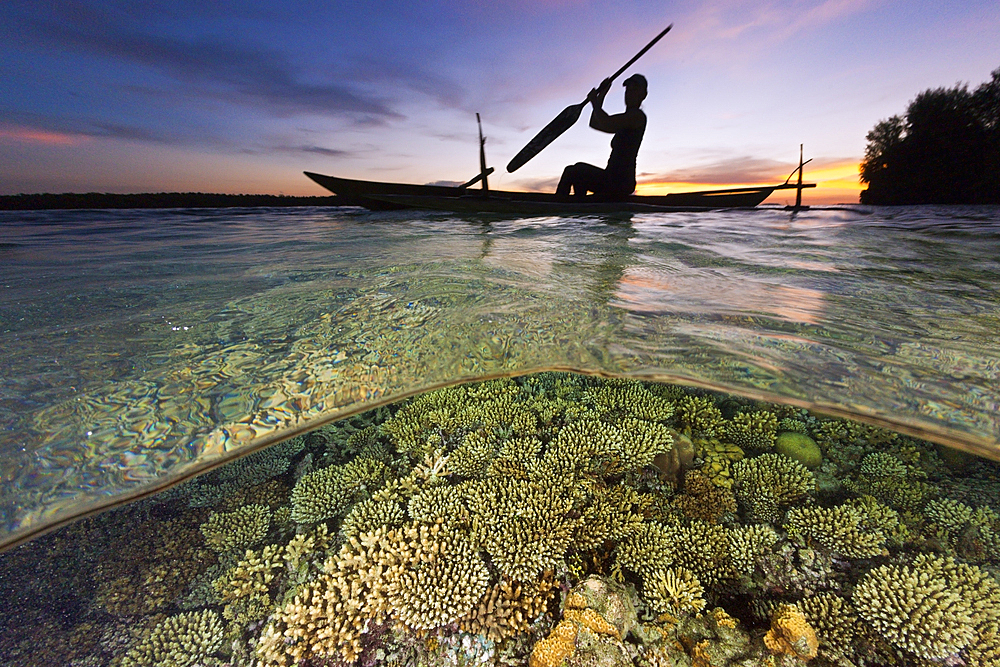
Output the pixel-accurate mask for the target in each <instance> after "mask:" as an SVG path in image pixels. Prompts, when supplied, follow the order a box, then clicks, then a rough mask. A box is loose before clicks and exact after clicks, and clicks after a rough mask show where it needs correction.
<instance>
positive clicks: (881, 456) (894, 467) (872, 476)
mask: <svg viewBox="0 0 1000 667" xmlns="http://www.w3.org/2000/svg"><path fill="white" fill-rule="evenodd" d="M858 473H859V474H858V476H857V477H856V478H853V479H850V478H849V479H845V480H844V482H843V483H844V487H845V488H846V489H848V490H850V491H853V492H854V493H857V494H859V495H869V496H873V497H874V498H875V499H877V500H878V501H879V502H882V503H884V504H886V505H888V506H889V507H891V508H893V509H895V510H899V511H915V510H916V509H917V508H919V507H920V506H921V505H923V504H924V503H925V502H926V501H927V500H928V498H930V497H932V496H933V495H934V493H935V492H936V489H935V488H934V487H933V486H931V485H930V484H928V483H927V482H924V481H923V480H922V479H920V477H921V475H920V474H919V472H918V471H916V470H914V469H912V468H911V467H910V466H907V465H906V464H905V463H903V462H902V461H900V460H899V459H898V458H896V457H895V456H893V455H891V454H886V453H885V452H875V453H873V454H869V455H868V456H866V457H865V458H864V459H863V460H862V461H861V465H860V466H859V467H858Z"/></svg>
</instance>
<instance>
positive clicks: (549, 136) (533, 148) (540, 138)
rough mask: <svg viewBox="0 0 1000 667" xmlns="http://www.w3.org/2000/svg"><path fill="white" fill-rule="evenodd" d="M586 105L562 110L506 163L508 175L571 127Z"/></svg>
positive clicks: (571, 106)
mask: <svg viewBox="0 0 1000 667" xmlns="http://www.w3.org/2000/svg"><path fill="white" fill-rule="evenodd" d="M586 104H587V103H586V102H581V103H580V104H573V105H570V106H568V107H566V108H565V109H563V110H562V112H561V113H560V114H559V115H558V116H556V117H555V119H554V120H553V121H552V122H551V123H549V124H548V125H546V126H545V127H543V128H542V131H541V132H539V133H538V134H536V135H535V138H534V139H532V140H531V141H529V142H528V145H527V146H525V147H524V148H522V149H521V152H520V153H518V154H517V155H515V156H514V157H513V159H511V161H510V162H508V163H507V171H508V172H510V173H513V172H515V171H517V170H518V169H520V168H521V167H523V166H524V163H525V162H527V161H528V160H530V159H531V158H533V157H535V156H536V155H538V154H539V153H540V152H541V150H542V149H543V148H545V147H546V146H548V145H549V144H551V143H552V142H553V141H555V140H556V137H558V136H559V135H560V134H562V133H563V132H565V131H566V130H568V129H569V128H571V127H573V124H574V123H575V122H576V121H577V120H578V119H579V118H580V112H581V111H583V107H584V106H586Z"/></svg>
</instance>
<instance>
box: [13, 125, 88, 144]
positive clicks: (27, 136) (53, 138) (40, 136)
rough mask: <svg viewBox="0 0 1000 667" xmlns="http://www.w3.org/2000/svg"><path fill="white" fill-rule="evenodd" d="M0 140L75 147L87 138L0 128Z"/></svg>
mask: <svg viewBox="0 0 1000 667" xmlns="http://www.w3.org/2000/svg"><path fill="white" fill-rule="evenodd" d="M0 139H13V140H14V141H23V142H25V143H31V144H47V145H49V146H76V145H77V144H80V143H82V142H83V141H86V139H87V137H85V136H83V135H79V134H67V133H65V132H50V131H48V130H37V129H35V128H32V127H0Z"/></svg>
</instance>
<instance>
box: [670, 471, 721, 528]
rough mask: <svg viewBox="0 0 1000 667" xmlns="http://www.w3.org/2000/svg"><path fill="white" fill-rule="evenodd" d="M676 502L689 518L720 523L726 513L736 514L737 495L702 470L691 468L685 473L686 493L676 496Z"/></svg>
mask: <svg viewBox="0 0 1000 667" xmlns="http://www.w3.org/2000/svg"><path fill="white" fill-rule="evenodd" d="M673 502H674V504H675V505H676V506H677V508H678V509H680V511H681V513H682V514H683V515H684V516H686V517H688V518H689V519H701V520H703V521H708V522H709V523H718V522H719V520H720V519H722V518H723V517H724V516H726V515H730V514H736V496H735V495H733V492H732V491H730V490H729V489H727V488H724V487H721V486H717V485H715V484H713V483H712V480H711V478H709V477H708V476H707V475H706V474H705V473H704V472H703V471H701V470H689V471H687V473H686V474H685V475H684V493H682V494H680V495H679V496H677V497H675V498H674V500H673Z"/></svg>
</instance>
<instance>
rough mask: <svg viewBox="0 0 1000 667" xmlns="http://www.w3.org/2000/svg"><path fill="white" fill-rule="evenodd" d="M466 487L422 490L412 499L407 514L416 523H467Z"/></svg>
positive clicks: (436, 487)
mask: <svg viewBox="0 0 1000 667" xmlns="http://www.w3.org/2000/svg"><path fill="white" fill-rule="evenodd" d="M464 491H465V485H462V486H447V485H437V486H430V487H426V488H424V489H421V490H420V491H419V492H418V493H417V494H416V495H414V496H413V497H412V498H410V502H409V504H408V505H407V512H408V513H409V515H410V518H411V519H413V520H414V521H422V522H425V523H434V522H435V521H438V520H441V521H443V522H444V523H445V524H447V525H453V524H456V523H467V522H468V521H469V510H468V509H466V507H465V493H464Z"/></svg>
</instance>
